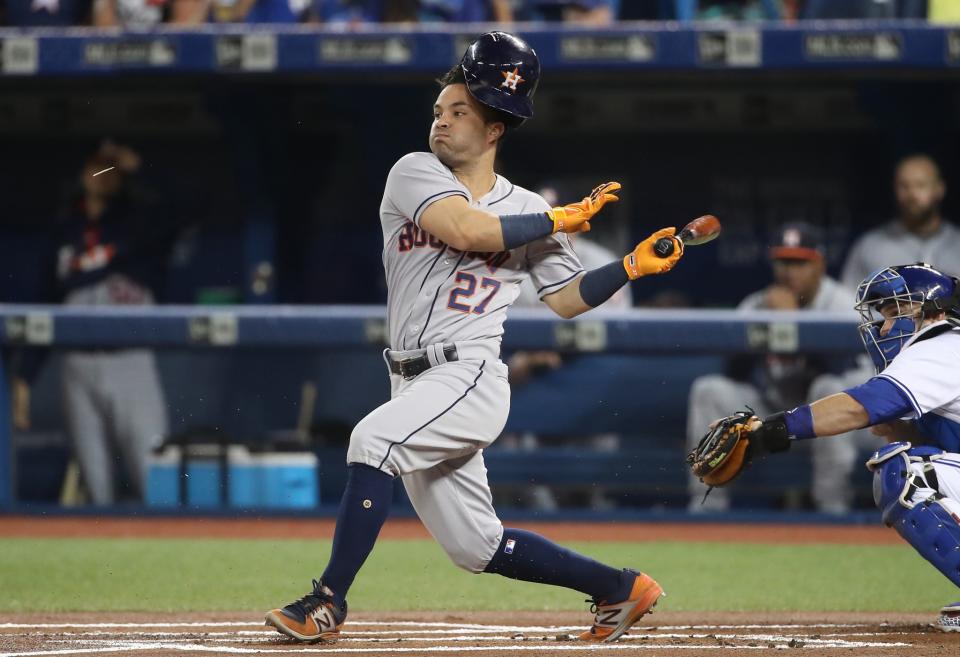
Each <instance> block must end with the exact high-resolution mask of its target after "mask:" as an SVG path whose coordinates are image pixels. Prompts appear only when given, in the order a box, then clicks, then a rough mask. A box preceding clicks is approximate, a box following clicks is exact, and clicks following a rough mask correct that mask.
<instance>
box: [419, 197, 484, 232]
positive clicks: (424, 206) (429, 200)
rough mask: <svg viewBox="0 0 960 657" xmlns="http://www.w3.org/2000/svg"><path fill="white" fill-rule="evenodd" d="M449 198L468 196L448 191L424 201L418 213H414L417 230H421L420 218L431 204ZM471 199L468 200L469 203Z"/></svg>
mask: <svg viewBox="0 0 960 657" xmlns="http://www.w3.org/2000/svg"><path fill="white" fill-rule="evenodd" d="M449 196H462V197H463V198H467V195H466V194H464V193H463V192H461V191H460V190H459V189H447V190H444V191H442V192H437V193H436V194H433V195H431V196H428V197H427V198H425V199H423V201H422V202H421V203H420V205H418V206H417V210H416V212H414V213H413V217H412V219H413V223H414V224H416V226H417V228H420V216H421V215H422V214H423V211H424V210H426V209H427V208H428V207H429V206H430V204H431V203H436V202H437V201H440V200H442V199H445V198H447V197H449ZM469 200H470V199H467V201H469Z"/></svg>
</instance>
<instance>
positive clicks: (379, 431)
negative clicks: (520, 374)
mask: <svg viewBox="0 0 960 657" xmlns="http://www.w3.org/2000/svg"><path fill="white" fill-rule="evenodd" d="M458 346H459V345H458ZM471 351H473V353H474V354H476V355H477V356H480V355H483V356H486V357H485V358H483V359H481V358H479V357H478V358H475V359H473V358H469V356H470V355H471ZM497 351H498V350H497V348H496V347H485V346H484V347H480V348H479V351H477V348H476V347H475V348H474V349H473V350H471V349H466V348H461V349H460V354H461V360H458V361H455V362H452V363H445V364H442V365H438V366H436V367H433V368H431V369H429V370H427V371H426V372H424V373H423V374H421V375H420V376H418V377H417V378H415V379H412V380H409V381H406V380H404V379H403V378H401V377H400V376H397V375H391V376H390V384H391V392H392V399H391V400H390V401H389V402H387V403H386V404H384V405H383V406H380V407H379V408H377V409H375V410H374V411H372V412H371V413H370V414H369V415H367V416H366V417H365V418H364V419H363V420H361V421H360V423H359V424H358V425H357V426H356V428H355V429H354V430H353V434H352V435H351V436H350V447H349V449H348V450H347V462H348V463H364V464H366V465H369V466H372V467H375V468H379V469H381V470H383V471H384V472H387V473H389V474H391V475H394V476H400V477H401V478H402V479H403V485H404V487H405V488H406V490H407V495H408V496H409V497H410V501H411V502H412V503H413V508H414V509H416V511H417V515H419V516H420V519H421V520H422V521H423V524H424V525H425V526H426V528H427V530H428V531H429V532H430V533H431V534H432V535H433V537H434V538H435V539H436V540H437V542H439V543H440V545H441V546H442V547H443V549H444V550H445V551H446V553H447V554H448V555H449V557H450V559H451V560H452V561H453V563H455V564H456V565H457V566H459V567H460V568H463V569H465V570H468V571H471V572H475V573H479V572H482V571H483V569H484V568H486V566H487V563H488V562H489V561H490V559H491V558H493V555H494V553H495V552H496V550H497V547H498V546H499V545H500V539H501V537H502V536H503V525H502V524H501V522H500V519H499V518H497V514H496V512H495V511H494V509H493V501H492V496H491V494H490V486H489V484H488V483H487V469H486V467H485V466H484V463H483V448H484V447H486V446H487V445H489V444H490V443H492V442H493V441H494V440H495V439H496V438H497V436H498V435H500V432H501V431H502V430H503V426H504V424H506V421H507V413H508V412H509V410H510V385H509V384H508V383H507V367H506V365H504V364H503V363H502V362H500V360H499V359H498V358H497ZM464 354H467V355H468V358H467V359H463V358H464Z"/></svg>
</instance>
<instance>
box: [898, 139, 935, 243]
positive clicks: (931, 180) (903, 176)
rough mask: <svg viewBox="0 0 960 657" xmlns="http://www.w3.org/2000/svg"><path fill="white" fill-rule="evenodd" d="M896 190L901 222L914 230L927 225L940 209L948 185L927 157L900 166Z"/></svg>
mask: <svg viewBox="0 0 960 657" xmlns="http://www.w3.org/2000/svg"><path fill="white" fill-rule="evenodd" d="M894 191H895V193H896V195H897V206H898V208H899V212H900V221H902V222H903V223H904V225H906V226H907V228H912V227H916V226H921V225H923V224H924V223H925V222H926V221H927V220H929V219H930V217H931V216H933V215H934V214H936V213H937V212H938V211H939V209H940V202H941V201H942V200H943V194H944V186H943V183H942V182H941V180H940V172H939V171H937V167H936V165H935V164H934V163H933V162H932V161H930V160H929V159H927V158H919V157H918V158H911V159H908V160H905V161H903V162H902V163H901V164H900V166H899V167H897V175H896V178H895V179H894Z"/></svg>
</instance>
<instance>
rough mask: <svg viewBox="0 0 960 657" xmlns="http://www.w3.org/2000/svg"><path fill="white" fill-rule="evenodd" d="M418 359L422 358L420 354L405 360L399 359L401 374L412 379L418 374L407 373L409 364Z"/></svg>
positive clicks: (398, 365) (398, 364)
mask: <svg viewBox="0 0 960 657" xmlns="http://www.w3.org/2000/svg"><path fill="white" fill-rule="evenodd" d="M416 360H420V358H419V357H418V356H410V357H409V358H404V359H403V360H400V361H397V367H399V368H400V376H402V377H403V378H405V379H412V378H413V377H415V376H416V374H411V375H408V374H407V365H410V364H411V363H413V362H414V361H416Z"/></svg>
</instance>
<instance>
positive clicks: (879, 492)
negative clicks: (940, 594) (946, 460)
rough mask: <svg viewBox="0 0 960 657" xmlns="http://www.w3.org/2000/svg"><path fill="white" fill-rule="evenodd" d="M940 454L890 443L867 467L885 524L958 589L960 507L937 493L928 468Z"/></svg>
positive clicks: (873, 457)
mask: <svg viewBox="0 0 960 657" xmlns="http://www.w3.org/2000/svg"><path fill="white" fill-rule="evenodd" d="M942 454H943V450H941V449H938V448H935V447H913V446H912V445H911V444H910V443H908V442H900V443H890V444H889V445H886V446H884V447H883V448H881V449H880V450H878V451H877V452H875V453H874V454H873V456H871V457H870V459H869V460H868V461H867V468H869V469H870V470H871V471H872V472H873V499H874V502H876V504H877V507H878V508H879V509H880V510H881V511H882V512H883V522H884V524H886V525H887V526H888V527H893V528H894V529H896V530H897V533H898V534H900V536H902V537H903V539H904V540H905V541H906V542H907V543H909V544H910V545H912V546H913V548H914V549H915V550H916V551H917V552H919V553H920V554H921V555H922V556H923V558H924V559H926V560H927V561H929V562H930V563H932V564H933V565H934V566H935V567H936V569H937V570H939V571H940V572H941V573H943V574H944V575H946V577H947V579H949V580H950V581H951V582H953V583H954V584H956V585H957V586H960V502H958V501H956V500H951V499H949V498H946V497H943V496H942V495H940V493H939V492H938V490H937V479H936V471H935V470H934V468H933V463H934V462H935V461H936V460H937V459H938V458H939V457H940V455H942ZM927 489H932V492H929V491H927ZM918 492H920V495H919V496H918V495H917V493H918ZM915 498H916V499H915Z"/></svg>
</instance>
